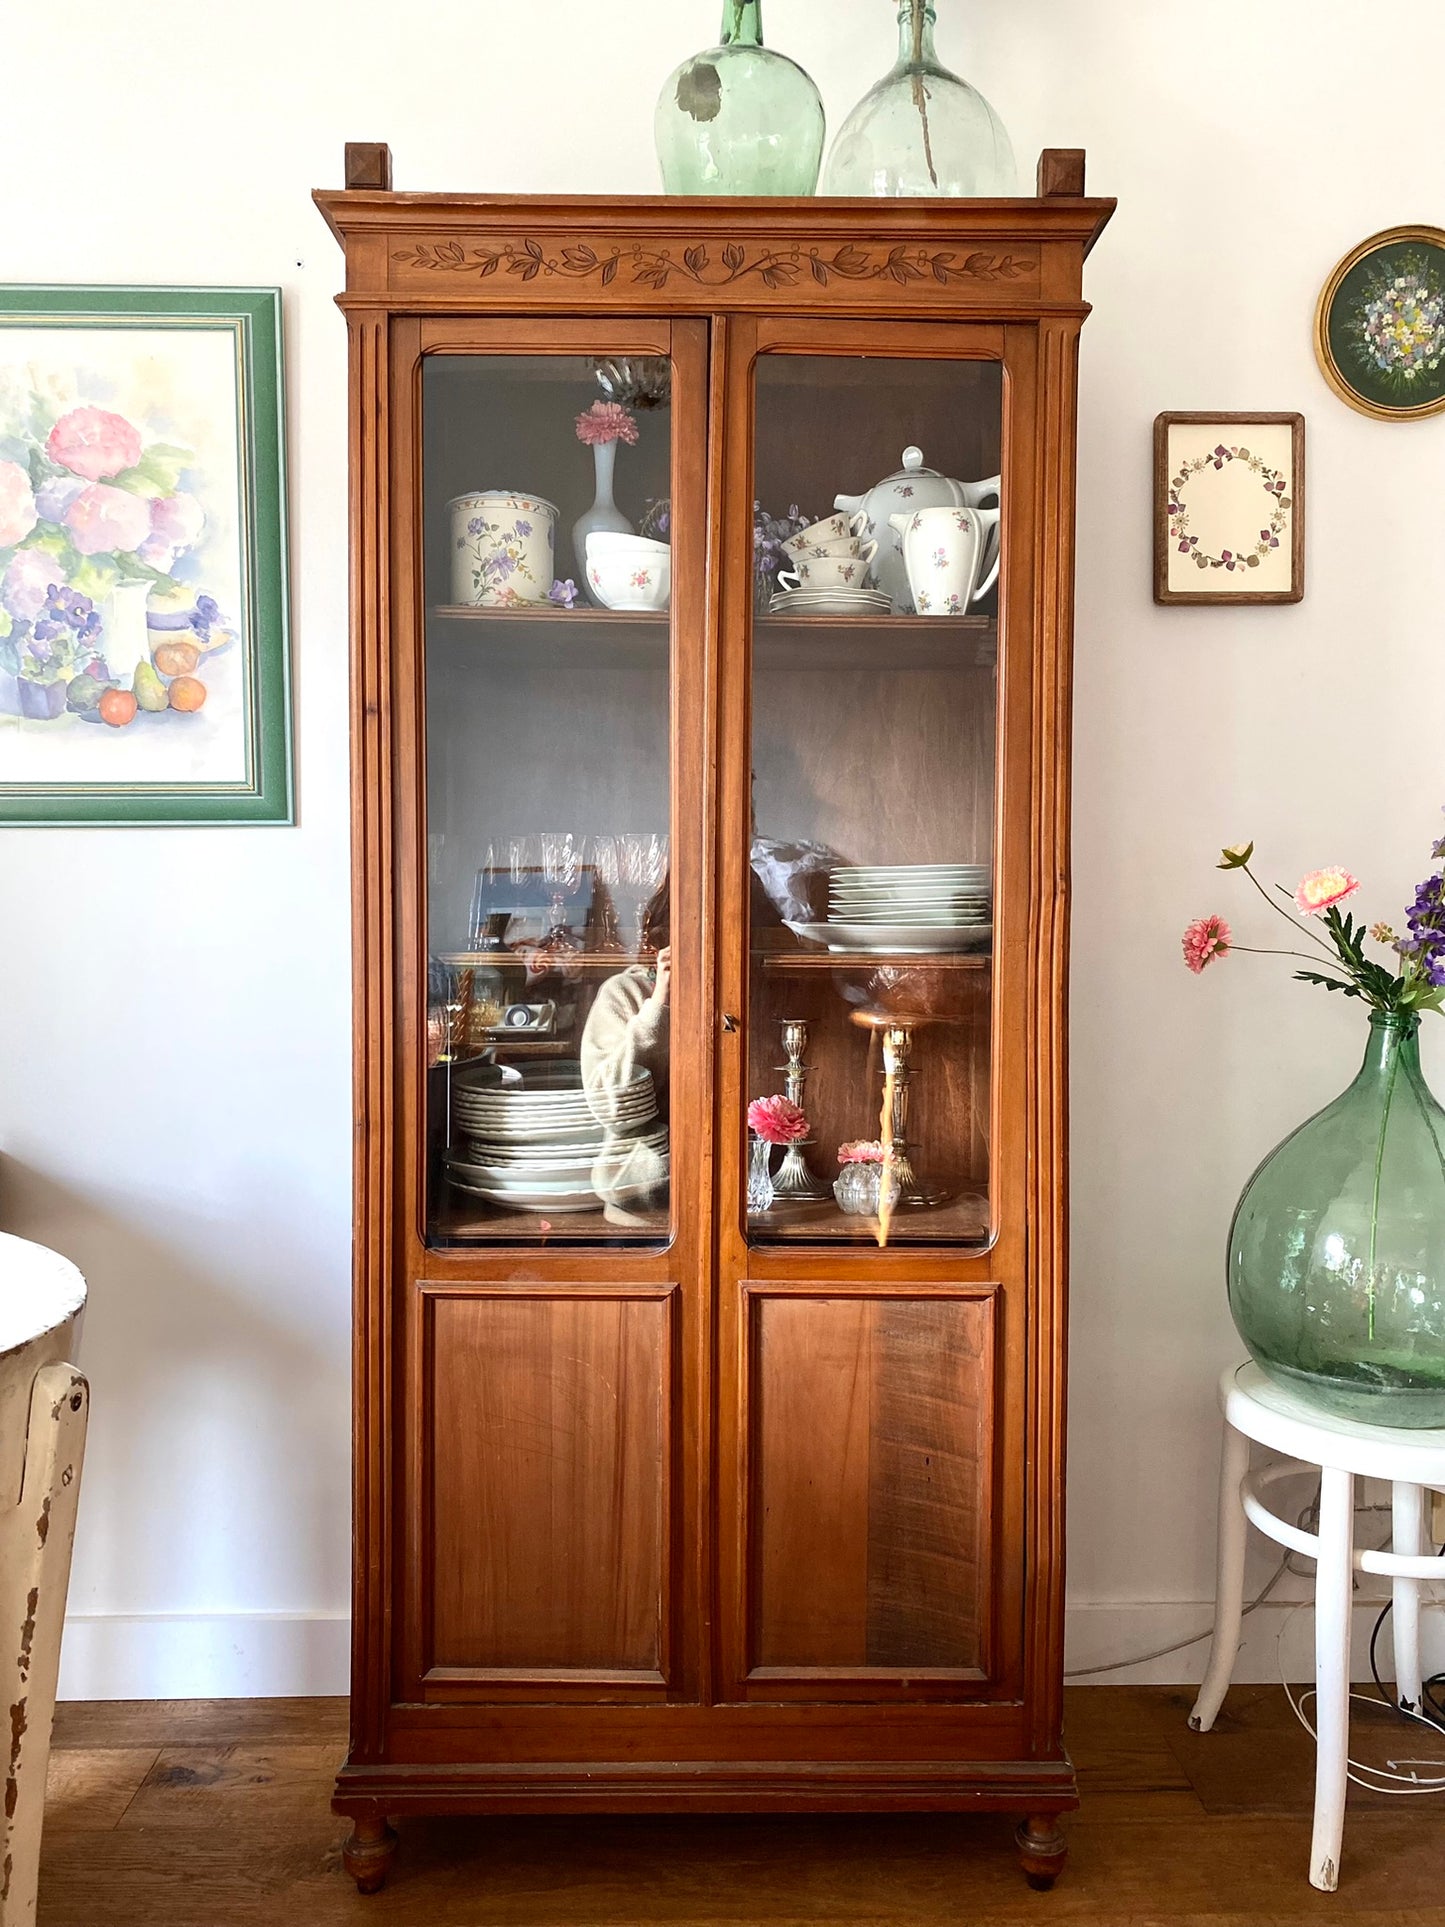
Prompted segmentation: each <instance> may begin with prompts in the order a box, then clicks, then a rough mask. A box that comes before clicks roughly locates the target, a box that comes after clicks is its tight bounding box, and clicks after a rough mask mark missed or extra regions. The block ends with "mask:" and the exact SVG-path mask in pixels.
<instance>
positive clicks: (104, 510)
mask: <svg viewBox="0 0 1445 1927" xmlns="http://www.w3.org/2000/svg"><path fill="white" fill-rule="evenodd" d="M65 523H66V527H67V528H68V529H69V530H70V539H71V541H72V542H73V543H74V544H75V546H76V548H77V549H79V551H80V553H81V554H82V555H104V554H106V553H107V552H109V551H116V550H118V551H120V552H122V553H127V554H128V553H129V552H130V551H131V550H132V549H138V548H139V547H140V545H141V543H142V542H144V541H145V540H146V539H147V537H148V536H149V535H150V532H151V510H150V503H149V502H148V501H147V500H146V499H145V497H144V496H143V495H132V494H131V493H130V492H129V491H128V490H127V489H123V488H111V487H110V486H109V485H108V484H107V483H105V482H92V483H91V485H90V487H89V488H83V489H82V490H81V491H80V493H79V495H77V496H76V498H75V500H74V501H73V502H72V503H71V505H70V507H69V508H68V509H67V510H66V511H65Z"/></svg>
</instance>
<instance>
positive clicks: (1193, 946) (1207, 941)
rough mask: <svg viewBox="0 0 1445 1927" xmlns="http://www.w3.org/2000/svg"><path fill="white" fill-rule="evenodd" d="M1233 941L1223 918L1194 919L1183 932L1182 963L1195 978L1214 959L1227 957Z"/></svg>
mask: <svg viewBox="0 0 1445 1927" xmlns="http://www.w3.org/2000/svg"><path fill="white" fill-rule="evenodd" d="M1233 941H1234V938H1233V935H1232V933H1231V931H1230V928H1229V925H1228V924H1227V923H1226V922H1225V921H1224V918H1223V917H1196V918H1195V920H1194V922H1193V923H1191V924H1190V926H1189V928H1188V929H1187V930H1186V931H1185V932H1184V937H1183V946H1184V961H1185V963H1187V964H1188V966H1189V968H1190V969H1191V970H1192V971H1193V972H1194V974H1195V976H1196V977H1197V976H1198V975H1199V973H1200V971H1201V970H1203V968H1204V966H1205V965H1206V964H1211V963H1213V962H1214V960H1215V958H1216V957H1227V956H1228V955H1229V946H1230V944H1231V943H1232V942H1233Z"/></svg>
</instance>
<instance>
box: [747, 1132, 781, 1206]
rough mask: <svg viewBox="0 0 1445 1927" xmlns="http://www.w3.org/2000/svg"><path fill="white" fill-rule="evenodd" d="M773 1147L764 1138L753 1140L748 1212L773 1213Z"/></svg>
mask: <svg viewBox="0 0 1445 1927" xmlns="http://www.w3.org/2000/svg"><path fill="white" fill-rule="evenodd" d="M776 1195H777V1194H776V1192H775V1191H774V1190H773V1147H772V1145H771V1144H769V1143H768V1141H767V1139H766V1138H764V1137H755V1138H754V1139H753V1150H752V1158H751V1160H750V1161H749V1164H748V1210H749V1212H754V1211H771V1210H772V1208H773V1199H774V1198H775V1196H776Z"/></svg>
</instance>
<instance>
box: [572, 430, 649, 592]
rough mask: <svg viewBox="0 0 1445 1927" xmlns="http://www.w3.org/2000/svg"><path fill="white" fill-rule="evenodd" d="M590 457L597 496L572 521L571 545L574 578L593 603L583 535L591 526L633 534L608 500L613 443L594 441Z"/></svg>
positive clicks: (613, 465)
mask: <svg viewBox="0 0 1445 1927" xmlns="http://www.w3.org/2000/svg"><path fill="white" fill-rule="evenodd" d="M592 460H593V463H594V465H595V467H596V470H597V499H596V500H595V501H594V502H593V504H592V506H591V508H590V509H588V510H587V512H586V514H585V515H579V516H578V517H577V520H576V521H575V522H574V523H573V524H572V547H573V548H574V549H575V550H576V552H577V580H578V581H579V582H580V583H581V584H582V586H583V588H584V589H586V591H587V595H588V598H589V599H590V600H591V601H593V602H596V600H597V597H596V596H595V595H593V593H592V590H591V588H590V587H589V585H588V582H587V538H588V536H589V535H591V534H592V532H593V530H594V529H612V530H613V531H615V533H616V534H618V535H634V534H636V530H635V529H634V528H633V526H632V524H631V523H630V522H629V521H628V519H627V517H626V516H625V515H624V514H623V513H622V511H621V509H620V508H618V506H617V504H616V503H615V502H614V501H613V499H612V473H613V470H614V469H615V468H616V466H617V444H616V442H594V443H593V444H592Z"/></svg>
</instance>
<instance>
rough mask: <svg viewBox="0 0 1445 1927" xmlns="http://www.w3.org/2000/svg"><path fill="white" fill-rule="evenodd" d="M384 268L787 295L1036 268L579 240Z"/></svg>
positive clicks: (854, 246)
mask: <svg viewBox="0 0 1445 1927" xmlns="http://www.w3.org/2000/svg"><path fill="white" fill-rule="evenodd" d="M391 258H392V260H393V261H394V262H395V263H396V264H397V265H398V267H402V268H411V269H414V270H417V271H420V272H422V273H425V274H447V275H451V274H459V275H471V276H475V277H476V278H478V279H485V278H486V277H487V276H488V275H493V274H499V273H500V274H512V275H516V276H517V277H518V278H519V279H520V280H522V281H534V280H536V279H537V277H538V276H539V275H540V276H543V277H544V278H545V277H549V276H551V277H555V278H557V279H560V280H564V281H589V280H594V279H595V280H596V281H597V283H598V284H599V285H600V286H601V287H607V286H608V285H609V284H610V283H611V282H613V281H615V280H617V279H618V277H619V276H621V277H622V279H623V280H624V281H626V282H628V283H630V284H631V285H633V286H635V287H646V288H659V289H660V288H665V287H667V285H668V284H669V282H671V281H672V280H673V279H674V278H677V279H679V280H683V281H687V282H691V283H692V284H693V285H695V286H697V287H699V288H708V289H713V288H719V289H720V288H731V287H736V286H737V285H738V284H740V283H744V282H748V281H756V282H758V283H759V284H760V285H761V286H763V287H765V288H792V287H796V286H797V285H798V284H799V283H800V282H806V280H808V279H809V278H811V279H812V280H813V281H814V282H816V283H817V285H818V286H819V287H823V288H826V287H828V286H830V285H831V284H832V283H833V282H834V281H835V280H837V281H843V282H860V281H892V282H896V283H897V284H898V286H900V287H906V286H907V285H908V284H910V283H912V282H925V283H926V282H929V281H933V282H936V283H938V284H939V285H940V286H943V287H948V286H951V285H952V284H954V283H957V282H967V281H1014V280H1017V279H1019V278H1021V277H1022V276H1025V275H1033V274H1034V273H1035V272H1036V271H1037V268H1038V262H1037V260H1036V259H1035V258H1034V257H1033V256H1031V255H1028V254H1015V253H1011V252H1009V251H1007V250H1004V251H997V250H994V249H990V248H970V249H967V250H961V249H958V248H928V247H921V246H911V247H910V246H908V245H906V244H902V243H900V244H899V245H898V246H895V247H890V248H886V249H885V248H881V247H867V246H862V245H860V244H858V243H857V242H853V241H845V242H843V243H842V244H841V245H840V246H837V247H830V246H828V245H826V244H825V245H824V246H822V247H816V246H807V245H805V244H803V243H801V242H798V243H794V244H792V245H789V246H786V247H773V246H766V245H748V244H746V243H744V242H742V241H728V242H726V243H725V244H724V245H723V246H722V247H720V248H718V249H717V251H716V252H714V251H713V249H712V248H710V247H709V246H708V245H707V243H706V242H705V241H698V242H695V243H693V245H692V246H690V247H683V248H681V249H679V250H676V251H675V250H673V249H671V248H658V247H649V246H646V245H645V244H643V243H642V242H640V241H639V242H634V243H632V244H631V245H630V246H629V245H616V244H614V245H613V246H612V247H611V248H609V249H606V250H604V251H602V252H599V251H598V250H597V249H596V248H594V247H592V246H591V245H590V244H589V243H587V242H585V241H575V242H572V243H571V244H570V245H561V246H555V247H550V248H548V247H543V246H542V244H541V243H540V242H538V241H535V240H532V239H531V238H524V239H522V240H519V241H508V242H505V243H504V244H503V245H502V246H500V247H468V246H467V245H466V244H465V243H464V242H461V241H454V240H453V241H417V242H415V243H413V245H412V246H410V247H406V248H398V249H396V250H395V251H394V252H393V254H392V257H391Z"/></svg>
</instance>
